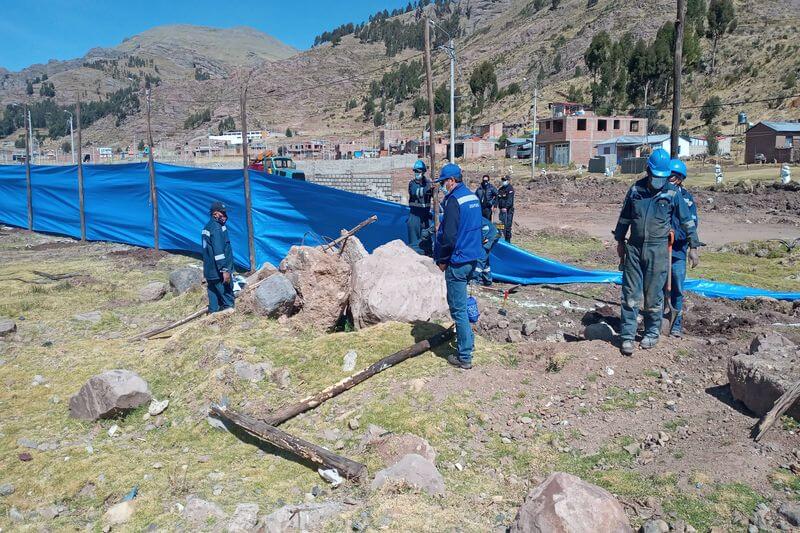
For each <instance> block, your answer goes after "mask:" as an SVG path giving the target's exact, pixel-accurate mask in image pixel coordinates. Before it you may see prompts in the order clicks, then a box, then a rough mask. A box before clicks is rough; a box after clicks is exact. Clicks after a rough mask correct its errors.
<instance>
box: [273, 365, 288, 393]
mask: <svg viewBox="0 0 800 533" xmlns="http://www.w3.org/2000/svg"><path fill="white" fill-rule="evenodd" d="M272 381H274V382H275V384H276V385H277V386H278V387H280V388H282V389H286V388H288V387H289V385H290V384H291V376H290V374H289V369H288V368H281V369H278V370H276V371H275V372H273V373H272Z"/></svg>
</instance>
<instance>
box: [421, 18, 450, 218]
mask: <svg viewBox="0 0 800 533" xmlns="http://www.w3.org/2000/svg"><path fill="white" fill-rule="evenodd" d="M425 78H426V85H427V90H428V128H429V129H430V135H429V136H428V146H429V148H430V150H429V154H430V167H429V168H428V176H429V177H430V179H432V180H434V179H436V153H435V152H436V150H435V149H434V147H433V142H434V136H435V134H436V112H435V106H434V101H433V71H432V70H431V21H430V19H428V18H425ZM453 155H455V154H453ZM433 227H434V229H435V230H438V229H439V188H438V187H434V188H433Z"/></svg>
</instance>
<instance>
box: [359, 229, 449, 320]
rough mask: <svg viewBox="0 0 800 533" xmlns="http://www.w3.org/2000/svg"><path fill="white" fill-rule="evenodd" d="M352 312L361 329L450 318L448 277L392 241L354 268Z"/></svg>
mask: <svg viewBox="0 0 800 533" xmlns="http://www.w3.org/2000/svg"><path fill="white" fill-rule="evenodd" d="M350 311H351V312H352V313H353V321H354V322H355V326H356V327H357V328H363V327H366V326H370V325H372V324H378V323H380V322H388V321H391V320H395V321H398V322H415V321H418V320H421V321H429V320H431V319H434V318H439V317H444V316H447V314H448V308H447V290H446V287H445V283H444V275H443V274H442V273H441V271H440V270H439V268H438V267H437V266H436V265H435V264H434V263H433V261H432V260H431V259H430V258H429V257H426V256H423V255H420V254H418V253H416V252H415V251H414V250H412V249H411V248H409V247H408V246H406V244H405V243H404V242H403V241H400V240H395V241H391V242H389V243H387V244H384V245H383V246H380V247H378V248H376V249H375V251H374V252H373V253H372V254H371V255H369V256H367V257H365V258H363V259H361V260H360V261H358V262H357V263H356V264H355V266H353V276H352V290H351V292H350Z"/></svg>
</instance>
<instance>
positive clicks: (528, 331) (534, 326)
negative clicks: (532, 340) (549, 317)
mask: <svg viewBox="0 0 800 533" xmlns="http://www.w3.org/2000/svg"><path fill="white" fill-rule="evenodd" d="M538 330H539V322H537V321H536V320H533V319H531V320H526V321H525V322H523V323H522V334H523V335H525V336H526V337H530V336H531V335H533V334H534V333H536V332H537V331H538Z"/></svg>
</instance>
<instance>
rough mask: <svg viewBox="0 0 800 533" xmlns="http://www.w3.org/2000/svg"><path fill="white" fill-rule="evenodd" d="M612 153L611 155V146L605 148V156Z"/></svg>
mask: <svg viewBox="0 0 800 533" xmlns="http://www.w3.org/2000/svg"><path fill="white" fill-rule="evenodd" d="M610 153H611V147H610V146H604V147H603V154H604V155H608V154H610Z"/></svg>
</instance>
